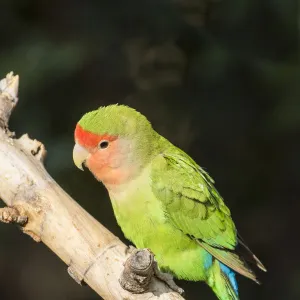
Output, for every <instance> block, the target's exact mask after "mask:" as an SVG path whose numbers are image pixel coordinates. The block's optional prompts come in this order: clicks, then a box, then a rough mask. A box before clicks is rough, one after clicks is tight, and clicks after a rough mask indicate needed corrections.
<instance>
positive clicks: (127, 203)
mask: <svg viewBox="0 0 300 300" xmlns="http://www.w3.org/2000/svg"><path fill="white" fill-rule="evenodd" d="M74 136H75V146H74V149H73V160H74V163H75V165H76V166H77V167H78V168H80V169H82V170H83V167H82V166H83V165H85V166H86V167H87V168H88V169H89V170H90V172H91V173H92V174H93V175H94V177H95V178H96V179H97V180H98V181H101V182H102V183H103V184H104V186H105V187H106V189H107V191H108V193H109V197H110V200H111V203H112V207H113V210H114V214H115V217H116V220H117V222H118V224H119V226H120V227H121V229H122V231H123V233H124V235H125V237H126V238H127V239H129V240H130V241H132V242H133V243H134V244H135V246H136V247H137V248H148V249H150V250H151V251H152V252H153V253H154V255H155V259H156V261H157V263H158V266H159V269H160V270H161V271H163V272H166V273H169V274H172V275H173V276H174V277H175V278H178V279H184V280H190V281H204V282H206V283H207V284H208V286H210V287H211V289H212V290H213V291H214V293H215V294H216V296H217V297H218V299H221V300H232V299H234V300H236V299H239V295H238V294H239V293H238V284H237V280H236V273H239V274H241V275H243V276H246V277H248V278H250V279H252V280H254V281H255V282H257V283H258V279H257V277H256V275H255V273H254V271H253V268H257V267H258V268H259V269H261V270H263V271H266V269H265V267H264V266H263V264H262V263H261V262H260V260H259V259H258V258H257V257H256V256H255V255H254V254H253V253H252V252H251V251H250V249H249V248H248V247H247V246H246V244H245V242H244V241H243V240H242V238H241V237H240V235H239V234H238V232H237V230H236V227H235V224H234V223H233V220H232V218H231V213H230V210H229V209H228V207H227V206H226V205H225V203H224V201H223V198H222V197H221V196H220V194H219V193H218V191H217V190H216V188H215V187H214V180H213V179H212V178H211V177H210V176H209V174H208V173H207V172H206V171H205V170H204V169H203V168H201V167H200V166H199V165H198V164H197V163H196V162H195V161H194V160H193V159H192V158H191V157H190V156H189V155H188V154H186V153H185V152H184V151H182V150H180V149H179V148H178V147H176V146H175V145H173V144H172V143H171V142H169V141H168V140H167V139H165V138H164V137H163V136H161V135H160V134H159V133H157V132H156V131H155V130H154V129H153V127H152V125H151V123H150V122H149V121H148V120H147V118H146V117H145V116H144V115H142V114H141V113H139V112H138V111H136V110H135V109H133V108H130V107H128V106H125V105H117V104H116V105H109V106H106V107H100V108H98V109H97V110H94V111H91V112H88V113H86V114H84V115H83V116H82V118H81V119H80V120H79V122H78V123H77V125H76V128H75V133H74Z"/></svg>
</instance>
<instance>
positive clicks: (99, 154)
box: [75, 125, 132, 187]
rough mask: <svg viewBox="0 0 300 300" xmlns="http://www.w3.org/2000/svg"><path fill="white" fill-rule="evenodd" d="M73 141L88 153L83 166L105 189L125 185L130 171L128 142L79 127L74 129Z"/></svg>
mask: <svg viewBox="0 0 300 300" xmlns="http://www.w3.org/2000/svg"><path fill="white" fill-rule="evenodd" d="M75 141H76V143H77V144H79V145H80V146H82V147H84V148H85V149H86V150H87V152H88V155H87V157H86V159H85V165H86V166H87V167H88V168H89V170H90V171H91V172H92V173H93V175H94V176H95V177H96V178H97V179H98V180H100V181H102V182H103V183H104V184H105V185H106V186H107V187H108V186H111V185H118V184H121V183H125V182H126V181H127V180H128V179H129V177H130V175H131V173H132V170H131V168H130V167H128V156H129V151H130V144H129V143H128V142H126V141H124V140H122V139H119V138H118V137H117V136H110V135H107V134H105V135H97V134H94V133H91V132H87V131H84V130H83V129H82V127H81V126H80V125H77V126H76V129H75Z"/></svg>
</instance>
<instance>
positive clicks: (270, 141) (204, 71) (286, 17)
mask: <svg viewBox="0 0 300 300" xmlns="http://www.w3.org/2000/svg"><path fill="white" fill-rule="evenodd" d="M297 9H298V7H297V3H296V1H292V0H285V1H278V0H144V1H141V0H131V1H121V0H115V1H109V0H102V1H80V0H72V1H71V0H52V1H40V0H23V1H21V0H20V1H17V0H1V1H0V11H1V17H0V25H1V26H0V74H1V76H0V77H1V78H3V77H4V76H5V75H6V73H7V72H9V71H11V70H13V71H14V72H15V73H17V74H19V75H20V80H21V81H20V93H19V97H20V101H19V104H18V106H17V108H16V110H15V112H14V113H13V116H12V120H11V130H14V131H16V133H17V135H18V136H20V135H21V134H23V133H29V135H30V136H31V137H33V138H36V139H38V140H40V141H42V142H43V143H44V144H45V146H46V148H47V150H48V157H47V161H46V167H47V169H48V171H49V173H50V174H51V175H52V176H53V177H54V178H55V179H56V180H57V182H58V183H59V184H60V185H61V186H62V187H63V188H64V189H65V190H66V191H67V192H68V193H70V194H71V195H72V196H73V197H74V198H75V199H76V200H77V201H78V202H79V203H80V204H81V205H82V206H83V207H84V208H85V209H86V210H88V211H89V212H90V213H91V214H92V215H93V216H95V217H96V218H97V219H98V220H99V221H101V222H102V223H103V224H104V225H105V226H106V227H108V228H109V229H110V230H111V231H112V232H113V233H115V234H116V235H117V236H119V237H121V238H122V239H123V240H124V237H123V234H122V233H121V231H120V229H119V228H118V226H117V224H116V221H115V219H114V216H113V213H112V209H111V205H110V202H109V199H108V196H107V193H106V191H105V189H104V188H103V187H102V185H101V184H99V183H97V182H96V181H95V180H94V178H93V177H92V175H91V174H90V173H89V172H79V171H78V170H77V169H76V168H75V166H74V164H73V162H72V148H73V130H74V128H75V124H76V122H77V121H78V120H79V118H80V117H81V116H82V114H83V113H85V112H87V111H89V110H92V109H96V108H97V107H98V106H101V105H107V104H111V103H123V104H128V105H130V106H133V107H135V108H136V109H137V110H139V111H141V112H142V113H143V114H145V115H146V116H147V117H148V118H149V119H150V121H151V122H152V123H153V126H154V127H155V128H156V129H157V131H159V132H160V133H161V134H163V135H164V136H166V137H167V138H168V139H170V140H171V141H172V142H173V143H175V144H176V145H178V146H180V147H181V148H182V149H184V150H185V151H187V152H188V153H189V154H190V155H191V156H192V157H193V158H194V159H195V160H196V161H197V162H198V163H199V164H200V165H201V166H203V167H205V168H206V169H207V170H208V171H209V173H210V174H211V175H212V177H213V178H214V179H215V180H216V186H217V188H218V190H219V191H220V193H221V194H222V195H223V197H224V198H225V201H226V203H227V204H228V206H229V207H230V209H231V211H232V215H233V218H234V220H235V222H236V224H237V227H238V229H239V231H240V233H241V235H242V236H243V237H244V239H245V240H246V241H247V243H248V245H250V247H251V249H252V250H253V251H254V252H255V253H256V254H257V256H258V257H259V258H261V260H262V261H263V262H264V264H265V265H266V266H267V268H268V273H267V274H262V276H261V279H262V281H263V285H262V286H258V285H256V284H254V283H252V282H250V281H249V280H247V279H244V278H241V277H240V276H239V279H238V280H239V283H240V295H241V299H242V300H250V299H300V260H299V251H300V247H299V244H300V236H299V229H300V225H299V209H300V205H299V199H298V198H299V194H300V190H299V180H298V178H299V177H298V176H297V175H298V170H299V168H300V159H299V153H300V143H299V136H300V101H299V97H300V84H299V79H300V64H299V48H298V42H299V28H300V27H299V23H298V21H299V16H300V14H299V11H298V10H297ZM297 13H298V15H297ZM0 166H1V164H0ZM0 236H1V244H0V291H1V299H2V300H7V299H20V298H22V299H24V300H27V299H45V300H48V299H49V300H52V299H56V300H65V299H69V300H73V299H74V300H79V299H99V297H98V296H97V295H96V294H95V293H94V292H93V291H92V290H91V289H90V288H89V287H80V286H79V285H77V284H76V283H75V281H74V280H73V279H71V278H70V277H69V275H68V273H67V267H66V265H64V264H63V263H62V262H61V261H60V260H59V259H58V258H57V257H56V256H55V254H54V253H52V252H51V251H50V250H48V249H47V248H46V247H45V246H44V245H43V244H37V243H35V242H34V241H32V240H31V239H30V238H29V237H28V236H25V235H24V234H22V233H21V232H20V231H19V230H17V229H16V228H15V227H14V226H6V225H3V224H0ZM127 243H128V242H127ZM179 285H180V286H181V287H183V288H184V289H185V291H186V294H187V297H186V298H187V299H189V300H196V299H205V300H206V299H207V300H209V299H211V300H212V299H215V296H214V295H213V293H212V292H211V291H210V290H209V288H208V287H206V286H205V285H204V284H202V283H190V282H188V283H187V282H179Z"/></svg>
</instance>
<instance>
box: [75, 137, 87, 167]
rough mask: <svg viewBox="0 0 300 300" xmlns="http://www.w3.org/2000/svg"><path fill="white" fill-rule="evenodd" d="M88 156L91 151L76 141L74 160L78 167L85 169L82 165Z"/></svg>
mask: <svg viewBox="0 0 300 300" xmlns="http://www.w3.org/2000/svg"><path fill="white" fill-rule="evenodd" d="M88 156H89V152H88V151H87V150H86V149H85V148H83V147H82V146H80V145H79V144H77V143H76V144H75V146H74V149H73V161H74V164H75V165H76V167H77V168H78V169H80V170H82V171H83V167H82V165H83V164H84V163H85V161H86V159H87V158H88Z"/></svg>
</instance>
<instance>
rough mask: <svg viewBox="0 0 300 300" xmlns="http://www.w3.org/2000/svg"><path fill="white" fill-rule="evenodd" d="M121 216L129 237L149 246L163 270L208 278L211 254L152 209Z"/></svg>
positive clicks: (179, 276)
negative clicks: (153, 212) (152, 213)
mask: <svg viewBox="0 0 300 300" xmlns="http://www.w3.org/2000/svg"><path fill="white" fill-rule="evenodd" d="M117 220H118V223H119V225H120V227H121V228H122V231H123V233H124V235H125V236H126V238H128V239H129V240H131V241H132V242H133V243H134V244H135V246H136V247H137V248H149V249H150V250H151V251H152V252H153V253H154V254H155V259H156V261H157V262H158V265H159V267H160V268H161V269H162V270H163V271H165V272H171V273H172V274H173V275H174V276H175V277H177V278H180V279H185V280H193V281H198V280H206V278H207V272H206V271H207V269H208V268H209V267H210V264H211V255H210V254H209V253H208V252H206V251H205V250H204V249H202V248H201V247H200V246H199V245H198V244H197V243H196V242H194V241H193V240H191V239H190V238H189V237H188V236H186V235H185V234H183V233H182V232H181V231H179V230H177V229H176V228H175V227H173V226H172V225H171V224H170V223H168V222H166V220H158V219H156V218H155V217H151V214H149V213H148V214H146V215H142V214H139V215H137V216H135V217H134V216H131V218H130V220H129V219H127V221H126V220H125V219H124V218H120V217H119V218H118V217H117Z"/></svg>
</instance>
